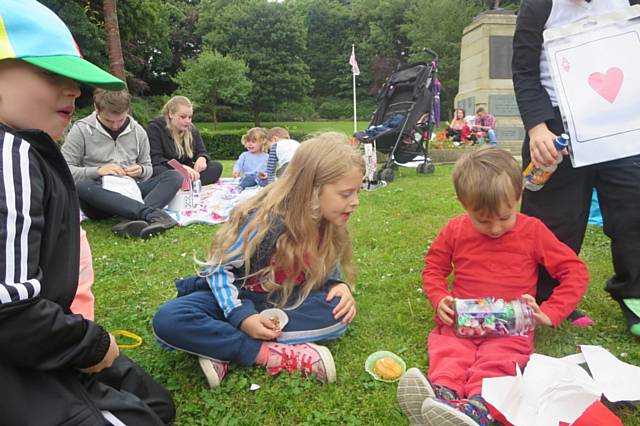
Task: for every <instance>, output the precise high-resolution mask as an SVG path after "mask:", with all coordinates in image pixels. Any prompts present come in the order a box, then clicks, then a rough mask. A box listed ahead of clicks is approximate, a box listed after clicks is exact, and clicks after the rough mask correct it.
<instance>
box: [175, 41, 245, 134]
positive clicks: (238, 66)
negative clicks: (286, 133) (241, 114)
mask: <svg viewBox="0 0 640 426" xmlns="http://www.w3.org/2000/svg"><path fill="white" fill-rule="evenodd" d="M247 72H248V68H247V66H246V65H245V63H244V62H243V61H242V60H239V59H234V58H232V57H230V56H223V55H221V54H220V53H218V52H215V51H212V50H208V49H207V50H204V51H203V52H202V53H201V54H200V55H199V56H198V57H197V58H195V59H186V60H185V61H184V69H183V70H182V71H180V72H179V73H178V74H177V75H176V77H175V81H176V83H178V85H179V92H180V94H182V95H184V96H187V97H188V98H190V99H191V100H192V101H194V102H196V103H199V104H201V105H209V106H211V107H212V110H213V112H214V122H217V118H216V117H215V114H216V112H217V109H218V102H219V101H223V102H225V103H230V104H238V103H241V102H242V101H244V99H245V98H246V96H247V95H248V94H249V92H250V90H251V86H252V84H251V81H250V80H249V79H248V78H247V77H246V75H247Z"/></svg>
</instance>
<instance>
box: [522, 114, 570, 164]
mask: <svg viewBox="0 0 640 426" xmlns="http://www.w3.org/2000/svg"><path fill="white" fill-rule="evenodd" d="M555 138H556V135H554V134H553V133H552V132H551V131H550V130H549V128H548V127H547V125H546V123H540V124H536V125H535V126H533V127H532V128H531V129H529V152H530V153H531V161H533V164H535V165H536V167H541V166H552V165H554V164H555V163H556V161H557V160H558V150H556V147H555V145H554V144H553V140H554V139H555ZM563 154H564V155H566V154H568V152H567V150H566V149H565V150H564V151H563Z"/></svg>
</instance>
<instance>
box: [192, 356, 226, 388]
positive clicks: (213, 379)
mask: <svg viewBox="0 0 640 426" xmlns="http://www.w3.org/2000/svg"><path fill="white" fill-rule="evenodd" d="M198 363H199V364H200V368H201V369H202V372H203V373H204V376H205V377H206V378H207V382H209V386H210V387H211V389H215V388H217V387H218V386H220V382H221V381H222V379H224V376H226V375H227V370H228V369H229V363H228V362H225V361H220V360H217V359H212V358H203V357H198Z"/></svg>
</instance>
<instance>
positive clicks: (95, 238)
mask: <svg viewBox="0 0 640 426" xmlns="http://www.w3.org/2000/svg"><path fill="white" fill-rule="evenodd" d="M230 165H231V162H225V168H226V170H227V171H228V170H229V169H230ZM360 201H361V205H360V208H359V209H358V210H357V212H356V213H355V214H354V216H353V217H352V219H351V223H350V226H351V230H352V236H353V244H354V259H355V261H356V263H357V265H358V267H359V279H358V285H357V295H356V298H357V303H358V305H357V306H358V316H357V318H356V320H355V321H354V323H353V325H352V326H351V328H350V330H349V332H348V333H347V335H346V336H345V337H344V338H343V339H341V340H339V341H337V342H334V343H331V344H329V347H330V349H331V352H332V353H333V355H334V358H335V362H336V367H337V373H338V380H337V383H335V384H333V385H322V384H319V383H317V382H315V381H312V380H305V379H302V378H299V377H287V376H285V375H281V376H278V377H275V378H272V377H269V376H268V375H267V374H266V372H265V371H264V369H262V368H232V369H231V370H230V372H229V374H228V376H227V377H226V378H225V379H224V382H223V384H222V386H221V387H220V388H218V389H216V390H214V391H212V390H210V389H209V388H208V387H207V384H206V381H205V379H204V377H203V376H202V374H201V372H200V370H199V368H198V365H197V362H196V360H195V358H194V357H192V356H190V355H187V354H184V353H180V352H169V353H167V352H164V351H162V350H161V349H160V348H159V347H158V346H157V345H156V344H155V342H154V339H153V336H152V333H151V327H150V320H151V318H152V316H153V314H154V313H155V311H156V309H157V308H158V306H160V304H162V303H163V302H165V301H167V300H169V299H171V298H173V297H174V296H175V288H174V286H173V281H174V279H175V278H176V277H184V276H188V275H190V274H192V273H193V272H194V271H195V268H194V263H193V260H192V259H193V255H194V254H195V255H196V256H198V257H199V258H203V257H204V256H205V253H206V250H207V247H208V245H209V243H210V241H211V238H212V236H213V234H214V232H215V230H216V228H215V227H210V226H205V225H191V226H188V227H186V228H178V229H173V230H171V231H169V232H167V233H166V234H164V235H161V236H159V237H157V238H154V239H151V240H149V241H137V240H123V239H119V238H115V237H113V236H112V235H111V233H110V228H111V226H112V225H113V224H114V223H115V222H116V221H115V220H112V221H104V222H85V223H83V226H84V227H85V229H86V230H87V231H88V233H89V240H90V242H91V246H92V250H93V259H94V268H95V272H96V280H95V285H94V291H95V294H96V298H97V309H96V318H97V321H99V322H100V323H102V324H103V325H105V326H106V328H107V329H109V330H114V329H126V330H130V331H133V332H135V333H137V334H139V335H141V336H142V337H143V339H144V343H143V345H142V346H141V347H139V348H137V349H125V350H123V352H124V353H126V354H127V355H129V356H130V357H131V358H133V359H134V360H135V361H137V362H138V363H140V364H141V365H142V366H143V367H144V368H145V369H146V370H147V371H148V372H149V373H150V374H151V375H152V376H154V377H155V378H156V379H157V380H158V381H159V382H161V383H163V384H164V385H165V386H167V387H168V388H169V389H170V391H171V392H172V394H173V397H174V399H175V402H176V405H177V409H178V421H177V424H179V425H211V424H225V425H240V424H242V425H244V424H251V425H253V424H256V425H257V424H261V425H262V424H264V425H280V424H285V425H289V424H304V425H320V424H349V425H401V424H407V422H406V420H405V419H404V418H403V416H402V415H401V413H400V410H399V408H398V405H397V402H396V398H395V391H396V385H395V384H387V383H381V382H376V381H374V380H373V379H372V378H371V377H370V376H369V375H368V374H367V373H366V372H365V371H364V361H365V359H366V357H367V356H368V355H369V354H370V353H372V352H375V351H378V350H389V351H393V352H395V353H396V354H398V355H400V356H401V357H402V358H403V359H404V360H405V361H406V363H407V365H408V366H417V367H420V368H423V369H425V368H427V365H428V359H427V355H426V336H427V333H428V332H429V330H430V329H431V328H432V327H433V325H434V323H433V320H432V317H433V311H432V309H431V307H430V306H429V304H428V302H427V299H426V298H425V296H424V295H423V294H422V291H421V276H420V273H421V271H422V268H423V266H424V264H423V262H424V260H423V258H424V253H425V250H426V249H427V248H428V246H429V244H430V242H431V241H432V240H433V238H434V237H435V236H436V235H437V233H438V231H439V230H440V229H441V227H442V226H443V225H444V224H445V223H446V222H447V221H448V220H449V219H450V218H452V217H453V216H455V215H457V214H459V213H461V209H460V206H459V205H458V203H457V202H456V200H455V196H454V193H453V189H452V185H451V166H443V165H438V166H437V167H436V172H435V174H434V175H432V176H418V175H416V173H415V171H414V170H411V169H402V168H401V169H400V171H399V173H398V175H397V178H396V181H394V182H393V183H391V184H390V185H389V186H387V187H386V188H382V189H380V190H378V191H375V192H370V193H362V194H361V198H360ZM582 257H583V259H584V260H585V261H586V262H587V264H588V266H589V269H590V272H591V285H590V289H589V292H588V294H587V296H586V297H585V299H584V300H583V302H582V303H581V305H580V308H581V309H582V310H583V311H584V312H586V313H587V314H589V315H590V316H591V317H592V318H594V319H596V321H597V325H596V326H594V327H593V328H591V329H587V330H580V329H576V328H571V327H569V326H567V325H562V326H561V327H559V328H558V329H556V330H551V329H546V328H545V329H542V330H540V331H539V332H538V333H537V337H536V347H537V352H539V353H543V354H547V355H551V356H563V355H568V354H572V353H575V352H576V345H577V344H593V345H602V346H604V347H605V348H607V349H608V350H610V351H611V352H612V353H613V354H615V355H616V356H618V357H619V358H620V359H622V360H624V361H626V362H629V363H632V364H635V365H640V351H639V349H638V348H639V346H638V343H639V340H638V339H636V338H633V337H632V336H631V335H630V334H629V333H628V332H627V331H626V330H625V326H624V323H623V320H622V315H621V314H620V312H619V309H618V308H617V306H616V304H614V303H613V302H612V301H611V300H610V299H609V298H608V296H607V295H606V293H605V292H604V291H603V289H602V287H603V283H604V281H605V279H606V278H607V277H608V276H609V275H610V274H611V259H610V254H609V242H608V240H607V238H606V237H605V236H604V235H603V234H602V231H601V229H600V228H597V227H589V229H588V231H587V236H586V240H585V244H584V249H583V255H582ZM252 383H256V384H259V385H260V386H261V388H260V389H259V390H258V391H256V392H251V391H249V386H250V385H251V384H252ZM616 412H617V413H618V415H620V417H621V418H622V419H623V422H624V424H625V425H640V420H639V418H640V416H639V415H638V412H637V410H636V409H635V408H633V407H631V406H626V407H622V408H616Z"/></svg>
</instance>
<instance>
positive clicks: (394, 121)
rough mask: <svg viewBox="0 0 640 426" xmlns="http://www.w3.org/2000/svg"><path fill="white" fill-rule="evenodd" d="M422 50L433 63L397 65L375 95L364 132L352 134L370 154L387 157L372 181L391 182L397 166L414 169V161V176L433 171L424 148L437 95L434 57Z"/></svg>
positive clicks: (432, 119) (429, 135)
mask: <svg viewBox="0 0 640 426" xmlns="http://www.w3.org/2000/svg"><path fill="white" fill-rule="evenodd" d="M425 51H426V52H428V53H430V54H431V55H433V57H434V60H433V61H432V62H431V63H430V64H427V63H426V62H417V63H414V64H402V65H399V66H398V68H397V69H396V70H395V71H394V72H393V74H391V76H390V77H389V79H388V80H387V81H386V82H385V84H384V85H383V86H382V88H381V89H380V92H379V93H378V98H377V106H376V110H375V111H374V112H373V115H372V117H371V122H370V123H369V126H368V128H367V130H365V131H362V132H357V133H356V134H355V135H354V137H355V138H356V139H358V140H359V141H360V142H362V143H364V144H372V145H373V147H374V148H375V149H374V150H373V152H374V154H375V151H376V150H377V151H379V152H381V153H383V154H389V157H388V159H387V161H386V162H385V164H384V166H383V168H382V169H380V170H379V171H377V172H376V173H375V178H374V179H377V180H382V181H386V182H391V181H392V180H393V179H394V177H395V169H396V165H397V164H399V165H405V164H407V163H413V164H414V167H415V162H416V161H418V162H419V164H418V165H417V167H416V171H417V172H418V173H421V174H426V173H433V172H434V170H435V165H434V164H433V162H432V161H431V159H430V158H429V156H428V146H429V140H430V139H431V134H432V132H433V128H434V124H435V117H434V116H435V114H434V112H435V108H434V101H435V100H436V97H437V96H438V94H439V87H436V80H437V79H436V72H437V60H438V55H437V54H436V53H435V52H434V51H432V50H430V49H425ZM438 84H439V83H438ZM366 148H367V147H366V146H365V153H366V152H367V151H368V150H367V149H366ZM369 151H371V150H369ZM374 162H375V161H374ZM374 167H375V166H374Z"/></svg>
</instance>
